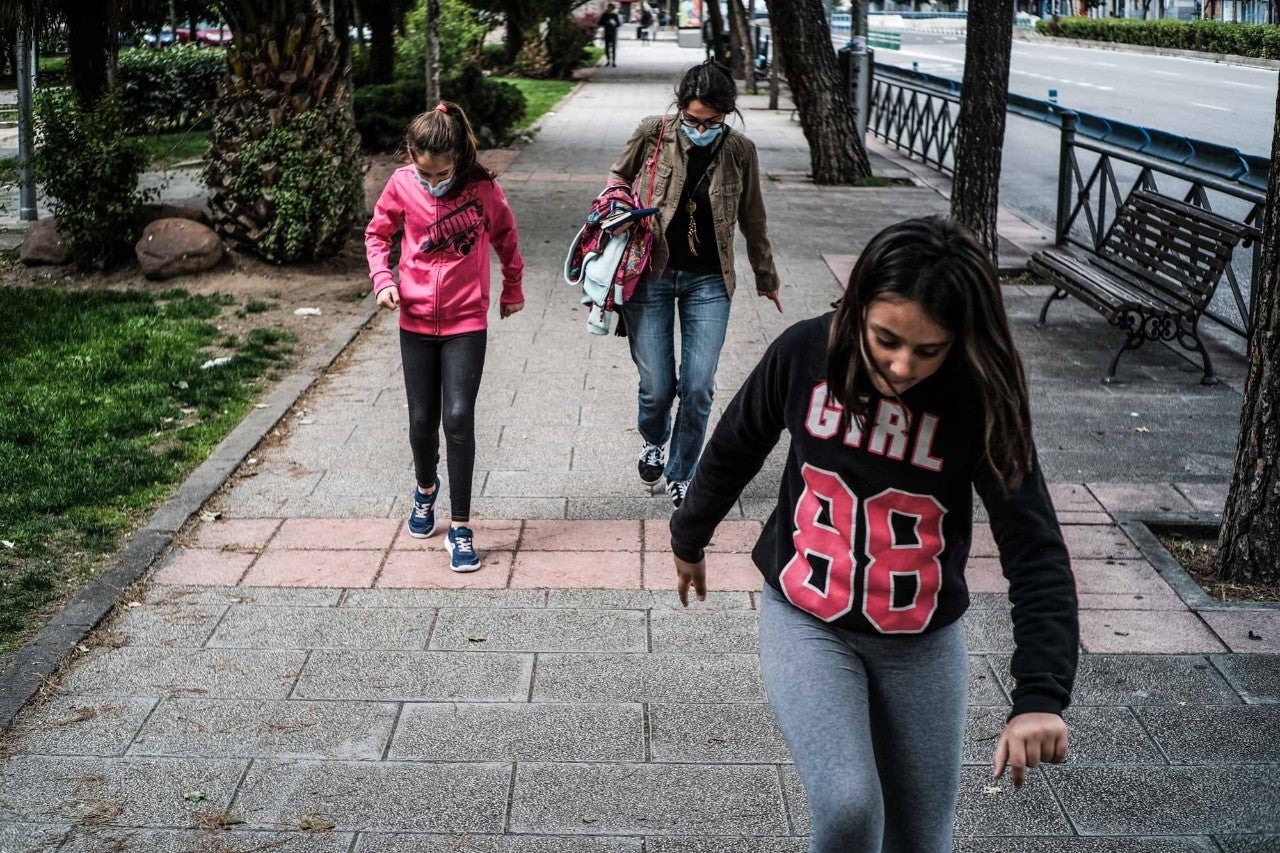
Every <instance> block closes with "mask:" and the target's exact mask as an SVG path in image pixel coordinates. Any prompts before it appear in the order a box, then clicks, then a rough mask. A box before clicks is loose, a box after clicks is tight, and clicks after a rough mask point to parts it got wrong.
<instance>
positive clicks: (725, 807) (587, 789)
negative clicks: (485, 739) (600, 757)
mask: <svg viewBox="0 0 1280 853" xmlns="http://www.w3.org/2000/svg"><path fill="white" fill-rule="evenodd" d="M511 831H512V832H563V833H576V832H588V833H602V834H618V835H639V834H642V833H643V834H646V835H668V834H675V835H690V834H693V833H697V834H700V835H742V834H748V835H779V834H782V833H785V832H786V819H785V816H784V815H783V810H782V797H781V791H780V790H779V788H778V777H777V774H776V771H775V770H774V768H773V767H760V766H751V765H718V766H707V765H697V764H684V765H655V764H539V763H529V764H520V765H517V768H516V781H515V788H514V789H513V791H512V800H511Z"/></svg>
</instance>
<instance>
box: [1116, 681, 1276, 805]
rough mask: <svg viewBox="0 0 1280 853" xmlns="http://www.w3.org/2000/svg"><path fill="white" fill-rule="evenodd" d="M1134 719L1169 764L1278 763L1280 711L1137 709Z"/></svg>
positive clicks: (1241, 707)
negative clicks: (1277, 734) (1140, 722)
mask: <svg viewBox="0 0 1280 853" xmlns="http://www.w3.org/2000/svg"><path fill="white" fill-rule="evenodd" d="M1137 714H1138V717H1139V719H1141V720H1142V723H1143V725H1144V726H1146V728H1147V731H1149V732H1151V737H1153V738H1154V739H1155V742H1156V743H1158V744H1159V745H1160V748H1161V749H1163V750H1164V752H1165V754H1166V755H1168V756H1169V761H1170V762H1171V763H1173V764H1274V763H1280V740H1278V739H1277V738H1276V733H1277V732H1280V705H1231V706H1227V707H1214V706H1211V705H1210V706H1198V707H1179V708H1139V709H1138V710H1137ZM1277 805H1278V806H1280V803H1277Z"/></svg>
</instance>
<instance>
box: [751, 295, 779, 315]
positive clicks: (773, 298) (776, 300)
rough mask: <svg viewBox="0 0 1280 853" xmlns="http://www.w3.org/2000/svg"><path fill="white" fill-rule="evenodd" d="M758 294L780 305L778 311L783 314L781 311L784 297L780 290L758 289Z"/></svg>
mask: <svg viewBox="0 0 1280 853" xmlns="http://www.w3.org/2000/svg"><path fill="white" fill-rule="evenodd" d="M756 296H763V297H764V298H765V299H768V300H769V301H770V302H772V303H773V304H774V305H776V306H778V313H779V314H781V313H782V297H781V296H780V295H779V294H778V291H776V290H757V291H756Z"/></svg>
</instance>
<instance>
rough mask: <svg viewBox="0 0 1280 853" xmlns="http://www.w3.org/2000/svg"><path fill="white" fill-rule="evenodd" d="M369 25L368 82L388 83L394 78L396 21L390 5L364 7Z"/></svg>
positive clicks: (379, 4)
mask: <svg viewBox="0 0 1280 853" xmlns="http://www.w3.org/2000/svg"><path fill="white" fill-rule="evenodd" d="M365 10H366V15H367V18H366V20H367V21H368V23H369V82H370V83H390V82H391V81H392V80H393V79H394V78H395V63H396V50H395V33H396V21H395V18H394V17H393V16H392V13H391V4H390V3H384V2H381V0H379V2H375V3H369V4H367V5H366V6H365Z"/></svg>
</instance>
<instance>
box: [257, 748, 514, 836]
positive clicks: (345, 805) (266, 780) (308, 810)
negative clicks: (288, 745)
mask: <svg viewBox="0 0 1280 853" xmlns="http://www.w3.org/2000/svg"><path fill="white" fill-rule="evenodd" d="M511 772H512V768H511V765H509V764H483V763H472V764H422V763H414V762H396V763H385V762H378V763H373V762H347V761H327V762H314V761H297V762H283V763H262V764H257V763H255V764H254V766H253V768H252V769H251V770H250V771H249V773H248V775H247V776H246V777H245V779H244V782H243V784H241V786H240V790H239V791H238V792H237V794H236V801H235V803H234V806H233V810H235V811H237V812H238V813H240V814H242V815H244V818H245V820H246V821H247V822H248V824H249V825H250V826H264V827H271V828H276V827H288V826H297V825H298V822H299V821H300V820H303V819H304V818H305V817H306V816H308V815H316V816H324V817H326V818H327V819H328V820H330V821H332V822H333V823H334V824H335V825H336V826H335V829H336V830H337V831H340V832H349V831H352V830H356V831H365V830H369V831H374V832H406V831H407V832H500V831H502V828H503V826H502V824H503V818H504V815H505V814H506V804H507V792H508V790H509V788H510V785H511Z"/></svg>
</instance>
